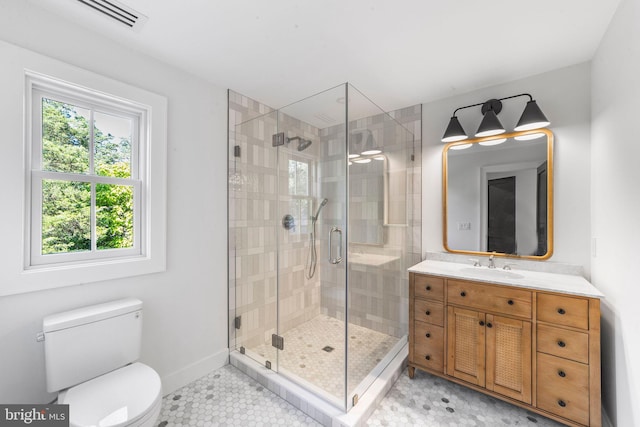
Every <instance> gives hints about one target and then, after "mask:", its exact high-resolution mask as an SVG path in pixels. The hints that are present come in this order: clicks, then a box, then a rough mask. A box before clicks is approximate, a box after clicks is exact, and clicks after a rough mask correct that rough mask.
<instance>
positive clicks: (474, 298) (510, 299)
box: [447, 279, 532, 319]
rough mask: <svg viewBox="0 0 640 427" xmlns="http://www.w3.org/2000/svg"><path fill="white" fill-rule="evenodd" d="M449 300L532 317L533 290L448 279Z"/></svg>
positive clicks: (493, 310)
mask: <svg viewBox="0 0 640 427" xmlns="http://www.w3.org/2000/svg"><path fill="white" fill-rule="evenodd" d="M447 301H448V303H449V304H458V305H463V306H466V307H473V308H476V309H480V310H484V311H489V312H493V313H500V314H507V315H511V316H518V317H525V318H527V319H530V318H531V312H532V310H531V292H530V291H525V290H523V289H514V288H509V287H504V286H492V285H482V284H478V283H470V282H463V281H458V280H451V279H449V280H448V286H447Z"/></svg>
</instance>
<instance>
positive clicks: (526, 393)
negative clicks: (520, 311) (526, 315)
mask: <svg viewBox="0 0 640 427" xmlns="http://www.w3.org/2000/svg"><path fill="white" fill-rule="evenodd" d="M486 328H487V333H486V338H487V343H486V358H487V360H486V362H487V363H486V388H487V389H488V390H492V391H494V392H496V393H500V394H502V395H504V396H508V397H511V398H512V399H517V400H520V401H522V402H525V403H531V322H528V321H525V320H516V319H510V318H508V317H502V316H494V315H491V314H487V315H486Z"/></svg>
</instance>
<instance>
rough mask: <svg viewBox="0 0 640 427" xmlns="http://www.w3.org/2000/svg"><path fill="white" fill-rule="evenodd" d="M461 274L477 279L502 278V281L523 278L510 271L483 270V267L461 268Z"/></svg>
mask: <svg viewBox="0 0 640 427" xmlns="http://www.w3.org/2000/svg"><path fill="white" fill-rule="evenodd" d="M460 272H461V273H467V274H472V275H474V276H478V277H485V278H491V277H495V278H504V279H522V278H523V277H524V276H523V275H522V274H518V273H514V272H512V271H506V270H500V269H497V268H486V267H485V268H483V267H467V268H461V269H460Z"/></svg>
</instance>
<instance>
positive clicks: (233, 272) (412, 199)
mask: <svg viewBox="0 0 640 427" xmlns="http://www.w3.org/2000/svg"><path fill="white" fill-rule="evenodd" d="M276 114H278V113H277V112H275V111H274V110H272V109H271V108H269V107H267V106H265V105H263V104H260V103H259V102H257V101H254V100H252V99H250V98H248V97H246V96H243V95H240V94H238V93H235V92H233V91H230V92H229V290H230V293H229V297H230V307H229V309H230V320H231V321H230V322H229V324H230V326H229V327H230V334H229V336H230V337H231V342H230V347H231V348H236V347H239V346H240V345H243V346H245V347H247V348H251V347H254V346H256V345H260V344H262V343H264V342H269V341H270V339H271V334H272V333H275V332H276V327H277V325H276V321H277V317H276V315H277V313H276V307H277V300H276V297H277V293H276V292H277V286H278V283H277V276H278V274H277V273H278V271H277V268H278V263H280V276H281V277H280V284H279V286H280V299H281V302H280V321H281V327H282V328H283V329H284V330H287V329H289V328H291V327H294V326H297V325H298V324H300V323H302V322H304V321H306V320H309V319H310V318H313V317H314V316H316V315H317V314H319V313H320V312H322V313H324V314H328V315H330V316H332V317H336V318H339V319H342V320H343V319H344V298H345V283H344V278H345V274H344V268H345V267H346V266H345V264H344V263H343V264H338V266H334V265H331V264H329V263H328V261H327V257H328V254H327V245H328V242H327V237H328V230H329V228H330V227H331V226H332V225H333V224H335V223H336V222H339V221H340V220H341V218H342V217H341V214H342V213H343V212H344V205H343V204H341V203H340V202H339V201H340V200H344V198H345V191H346V188H345V185H344V183H345V179H344V173H345V167H344V166H345V163H344V162H345V160H344V155H345V154H344V145H343V144H344V140H345V139H344V125H343V126H336V127H333V128H325V129H322V130H320V129H317V128H315V127H313V126H311V125H309V124H306V123H303V122H300V121H299V120H297V119H294V118H292V117H288V116H285V115H283V114H282V113H280V123H279V129H278V120H277V116H276ZM391 117H393V118H395V120H396V121H397V122H399V123H400V124H402V126H403V127H404V128H405V129H406V130H408V131H409V132H410V133H412V134H413V137H412V138H413V139H409V144H406V143H405V142H406V138H404V139H403V136H404V135H407V133H406V130H398V127H397V125H396V124H394V125H393V126H390V123H389V121H390V118H389V116H388V115H386V117H385V115H382V114H381V115H380V116H379V117H378V116H374V117H369V118H367V119H362V120H359V121H356V122H353V123H351V124H350V128H351V129H356V128H357V129H363V128H367V129H371V130H372V132H373V133H374V137H375V138H378V139H379V140H380V141H382V140H384V141H386V142H385V145H386V147H385V150H386V151H387V152H389V153H390V154H389V156H390V157H391V158H390V160H389V162H388V167H389V168H390V170H389V171H390V172H392V173H400V174H402V173H406V188H404V189H402V191H404V192H405V197H406V206H407V210H406V221H405V224H396V225H389V226H385V227H383V228H382V233H381V234H382V239H383V240H382V241H381V242H379V244H366V245H359V244H351V245H350V247H349V250H350V251H352V250H354V251H358V252H364V253H378V254H390V253H391V254H394V255H397V256H398V257H399V259H398V260H397V261H394V262H392V263H391V264H387V265H385V266H384V267H372V266H363V265H358V264H351V265H350V267H349V281H350V294H349V298H350V306H349V307H350V312H349V316H350V317H349V321H350V322H352V323H355V324H358V325H360V326H365V327H368V328H370V329H374V330H377V331H379V332H384V333H387V334H389V335H392V336H396V337H400V336H402V335H405V334H406V333H407V330H408V319H407V317H408V306H407V304H408V274H407V272H406V269H407V268H408V267H409V266H411V265H413V264H415V263H417V262H419V261H420V252H421V248H420V242H421V237H420V234H421V228H420V217H421V215H420V209H421V199H420V197H421V196H420V194H421V162H420V158H421V152H420V150H421V141H420V135H421V106H420V105H416V106H413V107H409V108H404V109H401V110H397V111H395V112H393V113H391ZM392 128H393V129H395V130H393V132H399V135H391V134H388V133H389V132H391V131H390V130H389V129H392ZM283 129H286V130H287V136H289V137H292V136H303V137H304V138H307V139H310V140H312V141H313V144H312V145H311V147H309V148H308V149H306V150H304V152H302V153H298V152H297V150H295V148H294V147H291V148H286V147H285V148H284V149H283V147H281V149H279V150H278V149H276V148H273V147H272V146H271V135H272V134H274V133H276V132H278V131H279V130H280V131H282V130H283ZM385 132H387V134H386V135H385ZM234 146H239V147H240V156H239V157H234ZM321 150H322V151H321ZM278 153H280V154H278ZM278 155H280V159H278V158H277V157H276V156H278ZM412 155H413V159H415V160H411V158H412V157H411V156H412ZM300 156H302V157H300ZM289 159H298V160H300V159H302V160H305V159H306V160H308V161H309V162H310V164H314V168H315V174H316V175H315V176H316V177H317V178H318V184H317V188H315V189H314V191H313V193H312V196H313V198H315V200H316V201H319V200H321V199H322V198H323V197H327V198H328V199H329V200H330V203H329V204H327V206H326V207H325V208H324V209H323V211H322V215H321V217H320V221H319V222H318V230H317V231H318V233H317V236H318V241H317V243H316V247H317V252H318V269H317V272H316V274H315V277H314V278H313V279H311V280H308V279H306V277H305V274H304V271H305V261H306V257H307V253H308V250H309V237H308V232H309V230H305V229H303V228H302V227H299V228H298V230H297V232H294V233H291V232H288V231H286V230H284V229H283V227H282V226H281V221H280V220H281V218H280V217H281V216H282V214H283V213H284V212H287V211H288V209H289V207H290V204H291V197H290V196H288V191H287V190H288V189H287V180H288V170H287V165H288V160H289ZM317 159H322V162H321V163H318V162H317ZM278 162H279V165H280V168H279V172H277V170H276V165H277V164H278ZM405 164H406V166H407V167H408V169H406V171H405V170H398V165H402V167H404V165H405ZM394 168H395V170H394ZM278 185H280V197H279V198H278V192H277V191H276V189H277V186H278ZM376 185H379V179H378V184H376ZM390 190H391V191H393V192H394V194H396V195H398V194H399V193H400V189H398V188H394V189H390ZM396 200H399V199H398V198H396ZM353 203H371V201H367V200H366V197H365V198H361V199H360V200H358V201H354V202H352V204H351V205H350V209H351V211H352V212H356V211H358V208H362V207H363V206H357V205H354V204H353ZM379 208H381V206H380V207H379ZM379 208H376V209H379ZM315 209H317V203H316V204H314V205H313V211H314V212H315ZM360 211H361V212H365V211H367V209H360ZM360 219H364V221H365V222H366V218H360ZM357 221H358V218H356V217H354V216H353V215H352V222H353V224H354V226H355V224H356V223H357ZM299 225H300V224H299ZM277 241H279V243H280V244H279V245H278V244H277ZM278 250H279V253H278ZM237 315H241V316H242V320H241V322H242V325H241V328H240V329H239V330H236V329H235V328H234V322H233V319H234V318H235V317H236V316H237Z"/></svg>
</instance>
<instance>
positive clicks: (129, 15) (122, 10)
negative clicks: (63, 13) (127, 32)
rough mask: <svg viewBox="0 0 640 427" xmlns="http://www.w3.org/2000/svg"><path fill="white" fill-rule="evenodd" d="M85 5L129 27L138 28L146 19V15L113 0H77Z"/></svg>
mask: <svg viewBox="0 0 640 427" xmlns="http://www.w3.org/2000/svg"><path fill="white" fill-rule="evenodd" d="M78 1H79V2H80V3H82V4H84V5H85V6H89V7H90V8H92V9H93V10H96V11H98V12H100V13H102V14H103V15H105V16H108V17H109V18H111V19H112V20H114V21H116V22H118V23H120V24H122V25H126V26H127V27H129V28H131V29H138V27H140V26H141V25H142V24H143V23H144V22H145V21H146V20H147V17H146V16H145V15H144V14H142V13H140V12H138V11H137V10H134V9H132V8H130V7H129V6H126V5H124V4H122V3H120V2H118V1H115V0H78Z"/></svg>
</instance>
